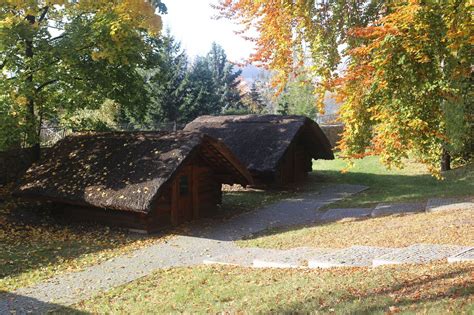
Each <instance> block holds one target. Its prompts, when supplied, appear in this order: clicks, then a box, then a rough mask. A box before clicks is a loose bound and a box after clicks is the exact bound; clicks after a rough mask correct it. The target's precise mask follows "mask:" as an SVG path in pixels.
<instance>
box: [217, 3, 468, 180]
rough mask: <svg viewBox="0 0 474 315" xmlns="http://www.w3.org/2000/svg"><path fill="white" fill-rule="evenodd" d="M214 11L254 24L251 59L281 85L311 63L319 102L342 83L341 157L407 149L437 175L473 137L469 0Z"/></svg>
mask: <svg viewBox="0 0 474 315" xmlns="http://www.w3.org/2000/svg"><path fill="white" fill-rule="evenodd" d="M218 9H219V10H220V11H221V14H222V15H223V16H225V17H228V18H231V19H235V20H237V21H239V22H240V23H242V24H243V25H244V26H245V27H246V28H247V29H248V28H254V29H255V30H256V31H257V33H258V37H257V38H256V39H254V40H255V43H256V47H257V48H256V52H255V54H254V55H253V56H252V57H251V61H254V62H257V63H261V64H263V65H265V66H266V67H268V68H270V69H273V70H274V71H276V73H277V76H276V80H275V84H277V85H278V86H280V88H281V89H283V88H284V86H285V84H286V82H287V81H288V78H290V76H291V75H293V74H294V73H295V71H296V70H297V69H298V68H299V67H301V66H306V67H307V68H308V70H309V71H310V72H312V76H313V78H314V82H315V92H316V94H318V95H319V97H318V99H319V106H320V107H322V103H323V100H324V97H323V96H324V93H325V92H326V91H327V90H332V89H336V90H337V92H338V97H339V100H340V101H342V102H344V105H343V106H342V108H341V119H342V121H343V123H344V124H345V131H344V134H343V140H342V142H341V144H340V148H341V150H342V153H341V155H342V156H344V157H348V158H359V157H363V156H365V155H369V154H378V155H380V156H381V158H382V161H383V162H385V164H386V165H387V166H400V165H401V164H402V159H403V158H404V157H407V156H408V154H411V156H414V157H415V158H417V159H418V160H420V161H421V162H423V163H425V164H426V165H428V166H429V168H430V170H431V171H432V173H433V174H435V175H438V174H439V171H438V166H439V159H440V156H441V155H442V152H445V153H446V152H451V153H453V152H459V151H460V150H461V147H462V146H463V144H464V143H466V142H469V141H470V140H469V139H470V137H472V136H471V133H472V101H471V100H470V98H469V95H472V89H471V85H472V84H469V80H470V78H471V65H472V55H473V54H472V44H471V42H472V14H470V12H471V10H472V5H471V4H470V3H469V2H468V1H465V0H449V1H422V0H410V1H401V0H400V1H376V0H372V1H332V0H330V1H316V0H296V1H293V0H283V1H272V0H266V1H250V0H223V1H221V2H220V5H219V6H218ZM244 30H245V29H244ZM342 60H344V61H345V65H346V66H345V67H341V62H342ZM445 156H446V154H445Z"/></svg>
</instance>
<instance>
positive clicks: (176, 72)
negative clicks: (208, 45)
mask: <svg viewBox="0 0 474 315" xmlns="http://www.w3.org/2000/svg"><path fill="white" fill-rule="evenodd" d="M158 60H159V61H158V67H157V68H155V69H154V70H153V71H152V72H150V73H149V74H151V76H150V78H149V80H148V87H149V90H150V92H151V103H150V105H149V108H148V110H147V113H146V115H145V118H144V122H145V124H146V125H149V126H153V125H156V124H157V123H160V122H176V121H178V120H179V119H180V116H181V113H180V106H181V105H182V104H183V102H184V98H185V96H186V93H187V88H188V84H189V82H188V57H187V55H186V53H185V52H184V51H183V50H182V49H181V45H180V43H179V42H177V41H176V40H175V39H174V38H173V36H172V35H171V34H170V33H169V32H168V33H167V34H166V35H165V36H163V38H162V45H161V48H160V52H159V58H158Z"/></svg>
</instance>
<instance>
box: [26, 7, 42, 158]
mask: <svg viewBox="0 0 474 315" xmlns="http://www.w3.org/2000/svg"><path fill="white" fill-rule="evenodd" d="M26 20H27V21H28V22H29V23H30V24H31V25H33V24H35V21H36V18H35V17H34V16H33V15H28V16H26ZM33 55H34V52H33V40H32V39H31V38H27V39H26V40H25V57H26V59H29V60H31V58H33ZM28 71H31V68H29V69H28ZM26 82H27V85H28V88H29V89H30V93H29V94H28V95H27V99H28V113H27V116H26V121H27V125H28V129H29V130H28V135H27V139H28V142H29V143H30V144H31V145H32V158H33V160H34V161H37V160H39V158H40V155H41V148H40V141H39V131H40V130H41V129H40V128H41V126H36V125H37V124H36V115H35V100H34V86H33V73H32V72H30V75H28V77H27V78H26Z"/></svg>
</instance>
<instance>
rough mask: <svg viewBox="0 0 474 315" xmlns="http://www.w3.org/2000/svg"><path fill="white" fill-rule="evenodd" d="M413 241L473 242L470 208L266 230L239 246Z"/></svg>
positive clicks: (389, 244)
mask: <svg viewBox="0 0 474 315" xmlns="http://www.w3.org/2000/svg"><path fill="white" fill-rule="evenodd" d="M416 243H427V244H455V245H466V246H474V220H473V211H472V210H465V211H456V212H441V213H418V214H409V215H402V216H386V217H380V218H367V219H362V220H351V221H340V222H332V223H327V224H320V225H313V226H305V227H294V228H290V229H286V230H282V229H275V230H269V231H266V232H264V233H262V234H261V235H255V236H253V237H252V238H248V239H246V240H243V241H239V242H238V244H239V246H242V247H263V248H293V247H300V246H303V244H304V246H312V247H330V248H338V247H341V248H343V247H349V246H352V245H366V246H382V247H404V246H409V245H412V244H416Z"/></svg>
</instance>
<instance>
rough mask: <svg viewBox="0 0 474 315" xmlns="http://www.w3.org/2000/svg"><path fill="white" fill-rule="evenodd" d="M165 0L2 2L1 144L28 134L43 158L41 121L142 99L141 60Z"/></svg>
mask: <svg viewBox="0 0 474 315" xmlns="http://www.w3.org/2000/svg"><path fill="white" fill-rule="evenodd" d="M165 10H166V7H165V6H164V4H162V3H161V1H160V0H153V1H145V0H123V1H106V0H96V1H82V0H79V1H65V0H52V1H12V0H1V1H0V68H1V73H0V111H1V118H0V122H1V126H0V129H1V130H0V137H1V138H0V139H1V140H0V145H3V146H5V145H12V144H14V143H16V142H17V141H18V140H20V139H21V138H22V135H23V134H24V135H25V140H26V143H27V144H28V145H31V146H33V147H34V148H35V149H36V150H35V151H36V156H39V132H40V129H41V125H42V122H43V121H45V120H49V119H52V118H54V117H55V116H57V115H58V113H60V112H63V113H64V112H74V111H75V110H77V109H80V108H97V107H99V106H100V105H101V104H102V103H103V102H104V100H106V99H112V100H114V101H117V102H118V103H120V104H121V105H122V106H125V107H127V106H130V107H133V106H136V104H141V101H142V99H143V96H144V95H145V93H143V92H144V91H143V84H140V82H141V81H140V80H139V74H138V73H137V72H136V68H137V67H138V66H141V67H146V63H147V61H148V60H150V58H148V57H149V55H150V54H152V53H153V43H154V42H153V41H151V40H149V39H150V38H152V37H153V36H155V35H156V34H158V32H159V31H160V29H161V19H160V17H159V16H158V15H156V14H155V12H156V11H158V12H160V13H163V12H165Z"/></svg>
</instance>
